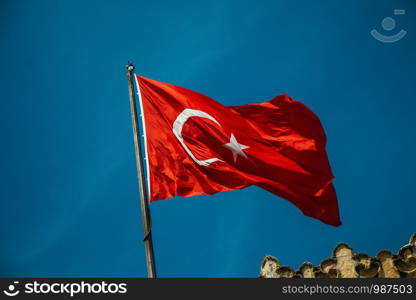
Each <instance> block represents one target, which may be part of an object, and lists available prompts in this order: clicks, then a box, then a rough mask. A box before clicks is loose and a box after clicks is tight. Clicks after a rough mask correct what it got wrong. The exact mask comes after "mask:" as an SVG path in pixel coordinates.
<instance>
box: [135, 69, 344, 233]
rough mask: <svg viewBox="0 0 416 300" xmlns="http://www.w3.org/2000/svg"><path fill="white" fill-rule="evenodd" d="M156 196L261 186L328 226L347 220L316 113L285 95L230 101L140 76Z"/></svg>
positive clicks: (152, 190) (153, 195)
mask: <svg viewBox="0 0 416 300" xmlns="http://www.w3.org/2000/svg"><path fill="white" fill-rule="evenodd" d="M136 79H137V83H138V87H139V90H140V92H139V95H140V96H141V105H142V113H143V114H144V127H145V128H144V130H145V133H146V137H145V143H146V145H145V148H146V150H147V169H148V172H149V173H150V174H148V175H149V176H148V177H149V194H150V201H156V200H162V199H168V198H171V197H174V196H176V195H180V196H184V197H190V196H195V195H201V194H206V195H210V194H213V193H217V192H222V191H230V190H236V189H242V188H244V187H247V186H250V185H256V186H259V187H261V188H263V189H266V190H268V191H270V192H272V193H273V194H276V195H278V196H280V197H282V198H284V199H287V200H289V201H290V202H292V203H293V204H295V205H296V206H297V207H299V208H300V209H301V210H302V212H303V213H304V214H305V215H307V216H310V217H314V218H317V219H319V220H321V221H323V222H325V223H327V224H330V225H334V226H338V225H340V224H341V222H340V219H339V213H338V203H337V198H336V194H335V189H334V187H333V185H332V180H333V175H332V173H331V168H330V165H329V162H328V159H327V155H326V152H325V144H326V137H325V133H324V130H323V128H322V126H321V123H320V121H319V119H318V117H317V116H315V114H314V113H313V112H312V111H311V110H309V109H308V108H307V107H306V106H305V105H303V104H302V103H301V102H298V101H294V100H292V99H291V98H290V97H289V96H287V95H280V96H277V97H275V98H273V99H272V100H270V101H268V102H264V103H261V104H248V105H240V106H224V105H222V104H220V103H218V102H216V101H214V100H212V99H211V98H209V97H207V96H204V95H202V94H199V93H196V92H194V91H191V90H188V89H185V88H182V87H178V86H174V85H171V84H167V83H163V82H159V81H155V80H152V79H148V78H145V77H142V76H136Z"/></svg>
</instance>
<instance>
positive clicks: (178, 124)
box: [172, 108, 222, 167]
mask: <svg viewBox="0 0 416 300" xmlns="http://www.w3.org/2000/svg"><path fill="white" fill-rule="evenodd" d="M190 117H200V118H206V119H209V120H211V121H212V122H214V123H215V124H217V125H218V126H220V127H221V125H220V123H218V121H217V120H215V119H214V118H213V117H212V116H210V115H209V114H207V113H206V112H203V111H201V110H195V109H189V108H186V109H184V110H183V111H182V112H181V113H180V114H179V115H178V117H177V118H176V120H175V122H173V128H172V131H173V134H174V135H175V136H176V138H177V139H178V141H179V143H181V145H182V147H183V148H184V149H185V151H186V153H188V155H189V156H190V157H191V158H192V159H193V161H194V162H196V163H197V164H198V165H201V166H205V167H207V166H209V165H210V164H211V163H213V162H215V161H222V160H221V159H219V158H216V157H213V158H208V159H205V160H199V159H197V158H196V157H195V155H194V154H193V153H192V151H191V150H190V149H189V148H188V146H186V144H185V142H184V141H183V137H182V128H183V125H184V124H185V123H186V121H187V120H188V119H189V118H190Z"/></svg>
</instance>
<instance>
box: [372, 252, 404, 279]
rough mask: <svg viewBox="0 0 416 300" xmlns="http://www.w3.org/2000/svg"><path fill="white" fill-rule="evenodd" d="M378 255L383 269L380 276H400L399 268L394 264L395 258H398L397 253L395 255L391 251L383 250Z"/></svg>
mask: <svg viewBox="0 0 416 300" xmlns="http://www.w3.org/2000/svg"><path fill="white" fill-rule="evenodd" d="M376 257H377V260H378V261H380V263H381V270H380V271H379V273H378V277H381V278H400V273H399V270H397V268H396V267H395V265H394V264H393V259H395V258H396V257H395V255H393V254H392V253H391V252H390V251H387V250H381V251H380V252H379V253H378V254H377V256H376Z"/></svg>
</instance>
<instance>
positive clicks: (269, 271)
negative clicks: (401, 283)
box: [259, 233, 416, 278]
mask: <svg viewBox="0 0 416 300" xmlns="http://www.w3.org/2000/svg"><path fill="white" fill-rule="evenodd" d="M259 277H261V278H283V277H284V278H291V277H292V278H375V277H379V278H400V277H412V278H416V233H414V234H413V235H412V236H411V237H410V240H409V243H408V244H406V245H404V246H403V247H402V248H400V250H399V251H398V253H396V254H393V253H391V252H390V251H388V250H381V251H380V252H379V253H378V254H377V255H376V257H370V256H369V255H367V254H365V253H355V252H354V251H353V249H352V248H351V247H350V246H349V245H347V244H344V243H340V244H338V245H337V246H336V247H335V249H334V250H333V252H332V257H331V258H327V259H324V260H323V261H322V262H321V264H320V265H319V266H314V265H312V264H311V263H308V262H305V263H303V264H302V265H301V266H300V267H299V269H298V270H296V271H295V270H294V269H292V268H291V267H289V266H282V265H281V264H280V261H279V260H278V259H277V258H275V257H273V256H270V255H267V256H265V257H264V259H263V261H262V263H261V266H260V276H259Z"/></svg>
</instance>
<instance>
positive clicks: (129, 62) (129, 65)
mask: <svg viewBox="0 0 416 300" xmlns="http://www.w3.org/2000/svg"><path fill="white" fill-rule="evenodd" d="M126 69H127V71H133V70H134V65H133V63H132V62H131V61H128V62H127V66H126Z"/></svg>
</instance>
